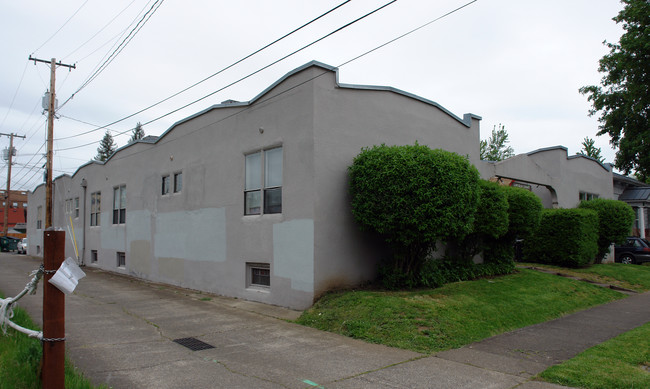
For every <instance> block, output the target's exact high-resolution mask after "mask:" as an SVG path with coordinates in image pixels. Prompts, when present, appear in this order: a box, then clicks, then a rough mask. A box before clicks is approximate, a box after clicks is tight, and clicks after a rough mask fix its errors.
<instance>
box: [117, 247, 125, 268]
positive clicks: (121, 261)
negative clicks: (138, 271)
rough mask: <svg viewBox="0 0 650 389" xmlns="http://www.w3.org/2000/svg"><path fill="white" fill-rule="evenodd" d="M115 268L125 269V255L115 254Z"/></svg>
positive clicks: (119, 252) (121, 253)
mask: <svg viewBox="0 0 650 389" xmlns="http://www.w3.org/2000/svg"><path fill="white" fill-rule="evenodd" d="M117 267H126V253H123V252H121V251H118V252H117Z"/></svg>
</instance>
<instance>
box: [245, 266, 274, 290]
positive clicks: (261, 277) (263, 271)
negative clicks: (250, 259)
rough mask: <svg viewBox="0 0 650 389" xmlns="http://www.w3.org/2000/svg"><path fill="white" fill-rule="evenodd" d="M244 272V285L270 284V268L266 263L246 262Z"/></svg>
mask: <svg viewBox="0 0 650 389" xmlns="http://www.w3.org/2000/svg"><path fill="white" fill-rule="evenodd" d="M246 273H247V274H246V287H257V288H269V287H270V286H271V268H270V266H269V264H268V263H246Z"/></svg>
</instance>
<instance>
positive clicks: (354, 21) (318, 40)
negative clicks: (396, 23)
mask: <svg viewBox="0 0 650 389" xmlns="http://www.w3.org/2000/svg"><path fill="white" fill-rule="evenodd" d="M396 1H397V0H392V1H389V2H388V3H386V4H384V5H382V6H380V7H378V8H376V9H374V10H372V11H370V12H368V13H366V14H365V15H363V16H360V17H358V18H357V19H355V20H353V21H351V22H348V23H346V24H345V25H343V26H341V27H339V28H337V29H336V30H334V31H331V32H329V33H327V34H325V35H323V36H322V37H320V38H318V39H316V40H315V41H312V42H311V43H308V44H307V45H305V46H303V47H301V48H299V49H297V50H294V51H293V52H291V53H289V54H287V55H285V56H283V57H281V58H279V59H277V60H275V61H273V62H271V63H270V64H268V65H265V66H263V67H261V68H259V69H257V70H255V71H254V72H251V73H249V74H248V75H246V76H244V77H241V78H239V79H238V80H236V81H233V82H231V83H230V84H228V85H226V86H224V87H222V88H219V89H217V90H215V91H213V92H211V93H208V94H207V95H205V96H203V97H201V98H199V99H196V100H194V101H192V102H190V103H188V104H185V105H183V106H181V107H180V108H176V109H174V110H172V111H169V112H167V113H165V114H164V115H161V116H158V117H156V118H154V119H152V120H149V121H148V122H145V123H142V125H143V126H146V125H148V124H151V123H153V122H155V121H158V120H160V119H162V118H164V117H167V116H169V115H171V114H173V113H176V112H178V111H180V110H182V109H185V108H187V107H189V106H191V105H193V104H196V103H198V102H199V101H202V100H205V99H207V98H208V97H210V96H212V95H214V94H216V93H218V92H221V91H223V90H225V89H227V88H230V87H231V86H233V85H235V84H238V83H240V82H242V81H244V80H246V79H248V78H250V77H252V76H254V75H255V74H257V73H259V72H261V71H263V70H266V69H268V68H269V67H271V66H273V65H275V64H277V63H279V62H281V61H284V60H285V59H287V58H289V57H291V56H293V55H295V54H297V53H299V52H301V51H303V50H305V49H307V48H308V47H311V46H313V45H315V44H316V43H318V42H320V41H322V40H324V39H326V38H328V37H330V36H332V35H334V34H336V33H337V32H340V31H342V30H344V29H346V28H347V27H350V26H351V25H353V24H355V23H357V22H359V21H360V20H363V19H365V18H367V17H368V16H370V15H372V14H374V13H376V12H378V11H380V10H382V9H384V8H386V7H387V6H389V5H391V4H393V3H394V2H396ZM111 124H114V123H111ZM96 130H97V129H96ZM131 130H132V129H129V130H126V131H123V132H120V133H118V135H123V134H125V133H127V132H129V131H131ZM99 142H100V141H94V142H90V143H85V144H83V145H78V146H73V147H67V148H63V149H58V150H56V151H66V150H74V149H78V148H82V147H86V146H89V145H92V144H95V143H99Z"/></svg>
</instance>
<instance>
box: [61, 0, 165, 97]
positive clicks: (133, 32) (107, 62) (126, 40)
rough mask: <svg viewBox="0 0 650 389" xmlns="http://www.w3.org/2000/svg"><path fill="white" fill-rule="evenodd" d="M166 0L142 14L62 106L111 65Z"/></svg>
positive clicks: (155, 4) (157, 2)
mask: <svg viewBox="0 0 650 389" xmlns="http://www.w3.org/2000/svg"><path fill="white" fill-rule="evenodd" d="M163 1H164V0H156V1H155V2H154V3H153V4H152V5H151V8H149V10H148V11H147V12H146V13H145V14H144V15H143V16H142V18H141V19H140V20H139V21H138V23H137V24H136V25H135V27H133V29H131V31H130V32H129V34H128V35H127V36H126V38H124V39H123V40H122V42H120V44H119V45H118V46H117V48H116V49H115V50H113V52H112V53H111V54H110V55H109V56H108V58H107V59H106V60H105V61H104V62H103V63H102V64H101V65H100V66H99V67H98V68H96V70H95V72H94V73H92V74H91V75H90V77H88V78H87V79H86V81H84V82H83V83H82V84H81V86H80V87H79V88H78V89H77V90H76V91H75V92H74V93H73V94H72V96H70V97H69V98H68V99H67V100H66V101H64V102H63V104H61V108H63V106H64V105H66V104H67V103H68V101H70V100H71V99H72V98H74V96H75V94H77V93H79V92H80V91H81V90H82V89H83V88H85V87H86V86H88V84H90V83H91V82H92V81H93V80H95V78H97V77H98V76H99V75H100V74H101V73H102V72H103V71H104V70H105V69H106V68H107V67H108V65H110V63H111V62H113V60H114V59H115V58H116V57H117V56H118V55H119V54H120V53H121V52H122V50H124V48H126V46H127V45H128V44H129V43H130V42H131V40H133V38H135V36H136V35H137V33H138V32H140V30H141V29H142V27H144V25H145V24H146V23H147V22H148V21H149V19H151V17H152V16H153V14H154V13H155V12H156V11H157V10H158V8H160V6H161V5H162V3H163Z"/></svg>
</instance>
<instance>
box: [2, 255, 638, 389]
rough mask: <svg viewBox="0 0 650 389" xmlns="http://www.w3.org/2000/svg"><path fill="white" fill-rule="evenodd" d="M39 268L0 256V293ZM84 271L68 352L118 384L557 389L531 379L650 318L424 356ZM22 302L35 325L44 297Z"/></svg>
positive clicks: (580, 320)
mask: <svg viewBox="0 0 650 389" xmlns="http://www.w3.org/2000/svg"><path fill="white" fill-rule="evenodd" d="M39 263H40V261H38V260H36V259H33V258H30V257H26V256H16V255H11V254H6V253H2V254H0V265H1V269H2V271H0V290H2V291H3V292H4V293H5V295H7V296H12V295H15V294H16V293H18V292H19V291H20V290H22V288H23V287H24V286H25V284H26V283H27V282H28V281H29V276H28V274H29V272H30V271H31V270H34V269H36V268H37V267H38V265H39ZM84 271H86V273H87V275H88V276H87V277H86V278H84V279H83V280H82V281H81V283H80V284H79V286H78V288H77V290H76V291H75V293H74V294H73V295H69V296H67V297H66V337H67V341H66V346H67V349H68V355H69V356H70V357H71V359H72V360H73V361H74V363H75V365H76V366H77V367H78V368H79V369H80V370H81V371H82V372H83V373H84V374H85V375H86V376H87V377H89V378H90V379H91V380H92V381H93V382H94V383H96V384H101V383H104V384H107V385H109V386H111V387H113V388H154V387H155V388H179V387H184V388H251V387H255V388H312V387H325V388H404V387H409V388H459V387H462V388H514V387H517V388H523V389H533V388H558V386H555V385H551V384H546V383H540V382H534V381H529V379H530V377H531V376H533V375H535V374H537V373H539V372H540V371H543V370H544V369H545V368H546V367H548V366H551V365H553V364H556V363H558V362H560V361H562V360H565V359H568V358H571V357H572V356H573V355H575V354H577V353H579V352H581V351H583V350H584V349H586V348H588V347H591V346H593V345H595V344H598V343H600V342H602V341H604V340H607V339H609V338H611V337H613V336H616V335H618V334H620V333H622V332H625V331H628V330H630V329H633V328H635V327H637V326H639V325H641V324H644V323H645V322H647V321H650V294H649V293H645V294H641V295H635V296H631V297H629V298H626V299H624V300H620V301H616V302H613V303H610V304H606V305H603V306H599V307H596V308H593V309H590V310H587V311H583V312H579V313H576V314H574V315H569V316H566V317H564V318H561V319H558V320H554V321H551V322H548V323H542V324H539V325H535V326H531V327H527V328H523V329H520V330H517V331H513V332H510V333H507V334H503V335H499V336H496V337H493V338H490V339H486V340H484V341H482V342H479V343H475V344H473V345H470V346H467V347H464V348H461V349H457V350H450V351H445V352H441V353H438V354H436V355H433V356H427V355H423V354H419V353H415V352H411V351H406V350H400V349H395V348H390V347H385V346H381V345H374V344H367V343H365V342H362V341H358V340H354V339H350V338H346V337H343V336H338V335H335V334H331V333H326V332H321V331H317V330H314V329H311V328H306V327H302V326H299V325H296V324H293V323H289V322H287V321H285V320H282V319H294V318H296V317H297V316H298V315H299V312H295V311H291V310H287V309H284V308H279V307H273V306H267V305H263V304H258V303H252V302H247V301H242V300H236V299H228V298H222V297H215V296H211V295H206V294H201V293H198V292H193V291H188V290H185V289H180V288H174V287H170V286H166V285H160V284H153V283H147V282H143V281H140V280H136V279H132V278H129V277H124V276H120V275H116V274H112V273H107V272H103V271H100V270H96V269H93V268H88V267H87V268H85V269H84ZM40 290H42V288H39V291H40ZM20 306H21V307H23V308H25V309H26V310H27V311H28V312H29V313H30V314H31V315H32V317H33V318H34V319H35V320H36V321H39V322H40V319H41V315H42V295H41V294H40V293H38V294H37V295H36V296H26V297H24V298H23V299H21V300H20ZM179 338H195V339H197V340H199V341H202V342H205V343H206V344H207V345H208V346H212V347H213V348H207V349H203V350H198V351H192V350H191V349H189V348H187V347H184V346H182V345H180V344H178V343H176V342H174V340H177V339H179Z"/></svg>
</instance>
